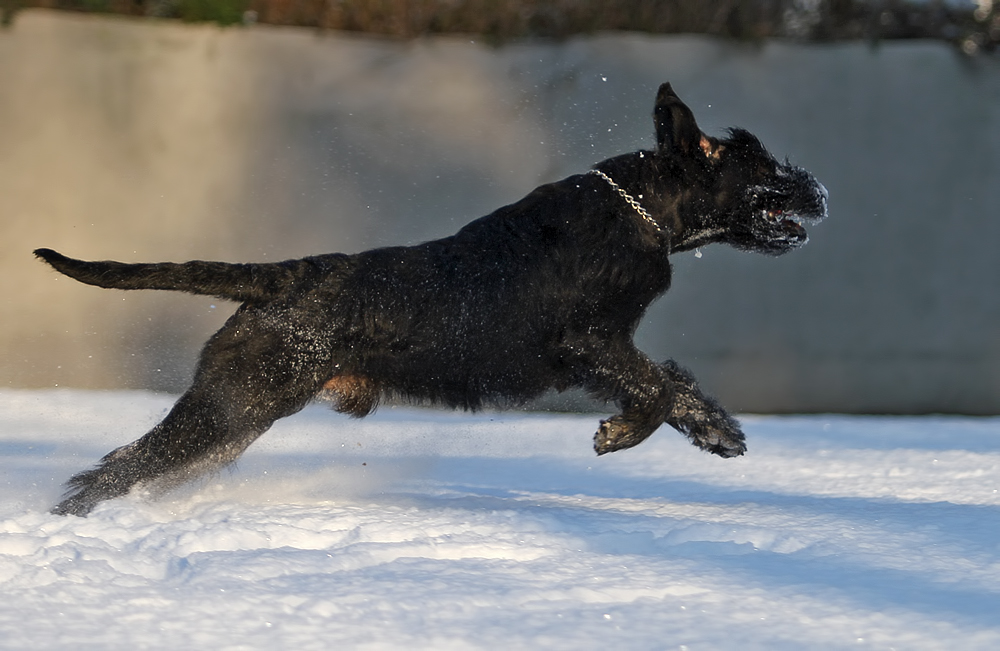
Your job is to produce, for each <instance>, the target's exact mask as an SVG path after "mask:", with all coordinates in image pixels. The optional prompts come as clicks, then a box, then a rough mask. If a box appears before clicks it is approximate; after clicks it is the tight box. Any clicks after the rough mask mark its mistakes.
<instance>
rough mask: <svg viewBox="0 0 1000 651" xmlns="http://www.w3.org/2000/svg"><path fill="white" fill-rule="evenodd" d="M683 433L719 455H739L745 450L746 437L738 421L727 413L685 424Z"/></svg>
mask: <svg viewBox="0 0 1000 651" xmlns="http://www.w3.org/2000/svg"><path fill="white" fill-rule="evenodd" d="M686 425H687V427H686V428H685V430H686V431H684V433H685V434H687V436H688V437H689V438H690V439H691V442H692V443H694V444H695V445H696V446H698V447H699V448H701V449H702V450H705V451H706V452H711V453H712V454H717V455H719V456H720V457H726V458H729V457H739V456H742V455H743V453H744V452H746V451H747V446H746V438H745V437H744V436H743V432H742V431H741V430H740V426H739V423H737V422H736V420H735V419H734V418H732V417H730V416H729V415H728V414H726V415H725V417H724V418H711V419H706V420H704V421H696V422H694V423H689V424H686Z"/></svg>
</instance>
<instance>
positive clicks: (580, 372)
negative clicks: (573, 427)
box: [566, 336, 673, 454]
mask: <svg viewBox="0 0 1000 651" xmlns="http://www.w3.org/2000/svg"><path fill="white" fill-rule="evenodd" d="M568 350H569V351H570V355H569V357H568V359H567V360H566V361H569V362H570V364H571V366H572V367H573V368H574V370H575V373H574V375H575V376H576V378H577V382H576V383H578V384H579V385H580V386H582V387H583V388H584V389H586V390H587V391H588V392H589V393H590V394H592V395H593V396H595V397H597V398H600V399H602V400H610V401H614V402H615V403H616V404H617V405H618V407H619V408H620V409H621V413H620V414H617V415H615V416H612V417H611V418H608V419H607V420H603V421H601V426H600V428H599V429H598V430H597V433H596V434H595V435H594V451H595V452H597V454H607V453H608V452H615V451H616V450H624V449H626V448H631V447H634V446H636V445H639V444H640V443H642V442H643V441H645V440H646V439H647V438H649V436H650V435H651V434H652V433H653V432H655V431H656V430H657V428H658V427H660V425H662V424H663V423H664V421H665V420H666V419H667V417H668V416H669V414H670V407H671V405H672V404H673V391H672V389H671V386H670V383H669V381H668V379H667V376H666V374H665V373H664V372H663V370H662V369H661V368H660V367H659V365H657V364H654V363H653V362H652V361H651V360H650V359H649V358H647V357H646V356H645V355H643V354H642V353H641V352H640V351H639V350H637V349H636V348H635V347H634V346H633V345H631V342H624V341H615V340H607V339H603V338H597V337H587V336H585V337H580V338H578V339H576V340H575V341H573V342H572V344H571V345H570V346H569V347H568Z"/></svg>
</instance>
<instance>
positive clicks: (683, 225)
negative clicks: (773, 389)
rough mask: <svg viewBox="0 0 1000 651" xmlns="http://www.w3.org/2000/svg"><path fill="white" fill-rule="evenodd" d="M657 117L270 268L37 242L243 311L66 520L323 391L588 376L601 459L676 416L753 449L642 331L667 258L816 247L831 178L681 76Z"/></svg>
mask: <svg viewBox="0 0 1000 651" xmlns="http://www.w3.org/2000/svg"><path fill="white" fill-rule="evenodd" d="M654 122H655V125H656V139H657V147H656V149H655V150H654V151H639V152H635V153H631V154H625V155H622V156H617V157H615V158H611V159H609V160H606V161H603V162H601V163H599V164H598V165H597V166H596V167H595V168H594V169H593V170H591V171H590V172H588V173H586V174H581V175H577V176H571V177H569V178H568V179H565V180H563V181H559V182H558V183H552V184H550V185H544V186H542V187H540V188H538V189H536V190H535V191H534V192H532V193H531V194H529V195H528V196H527V197H525V198H524V199H522V200H521V201H519V202H517V203H515V204H512V205H510V206H506V207H504V208H500V209H499V210H497V211H496V212H494V213H493V214H491V215H488V216H486V217H483V218H481V219H478V220H476V221H474V222H472V223H471V224H469V225H467V226H466V227H464V228H463V229H461V230H460V231H459V232H458V233H456V234H455V235H453V236H451V237H447V238H444V239H441V240H436V241H432V242H427V243H425V244H421V245H418V246H413V247H394V248H384V249H376V250H373V251H366V252H364V253H359V254H356V255H343V254H329V255H321V256H316V257H310V258H303V259H301V260H289V261H286V262H279V263H272V264H226V263H221V262H201V261H194V262H186V263H183V264H173V263H162V264H123V263H120V262H84V261H80V260H74V259H71V258H67V257H65V256H63V255H60V254H59V253H56V252H55V251H52V250H49V249H39V250H37V251H35V254H36V255H37V256H38V257H39V258H42V259H43V260H45V261H46V262H48V263H49V264H50V265H52V266H53V267H55V268H56V269H57V270H59V271H61V272H62V273H64V274H66V275H68V276H71V277H73V278H75V279H77V280H79V281H81V282H84V283H88V284H91V285H97V286H99V287H113V288H118V289H172V290H180V291H186V292H192V293H195V294H208V295H212V296H218V297H221V298H225V299H231V300H234V301H238V302H240V303H242V305H241V306H240V307H239V309H238V310H237V311H236V313H235V314H234V315H233V316H232V317H231V318H230V319H229V321H228V322H227V323H226V324H225V326H223V327H222V329H221V330H219V331H218V332H217V333H215V335H213V336H212V338H211V339H209V341H208V343H207V344H206V345H205V348H204V350H203V351H202V354H201V359H200V362H199V365H198V369H197V372H196V373H195V378H194V382H193V384H192V385H191V388H190V389H188V391H187V393H185V394H184V395H183V396H182V397H181V398H180V399H179V400H178V401H177V404H175V405H174V407H173V409H172V410H171V411H170V413H169V414H168V415H167V416H166V418H164V419H163V421H162V422H161V423H159V424H158V425H157V426H156V427H154V428H153V429H152V430H151V431H150V432H149V433H148V434H146V435H145V436H143V437H142V438H140V439H139V440H137V441H135V442H134V443H131V444H129V445H126V446H123V447H120V448H118V449H117V450H114V451H113V452H111V453H110V454H108V455H107V456H105V457H104V459H102V461H101V463H100V465H99V466H97V467H96V468H95V469H93V470H88V471H86V472H83V473H80V474H78V475H76V476H74V477H73V478H72V479H70V481H69V489H70V490H69V492H68V494H67V497H66V498H65V499H64V500H63V501H62V502H61V503H60V504H59V505H57V506H56V507H55V508H54V509H53V510H52V512H53V513H57V514H73V515H86V514H87V513H89V512H90V510H91V509H92V508H93V507H94V505H95V504H97V503H98V502H100V501H101V500H106V499H110V498H113V497H118V496H120V495H124V494H125V493H127V492H129V490H130V489H132V488H133V487H134V486H136V485H137V484H148V483H150V482H153V481H154V480H155V481H157V482H170V483H173V482H179V481H183V480H186V479H189V478H191V477H194V476H196V475H199V474H201V473H203V472H206V471H208V470H211V469H214V468H218V467H220V466H222V465H224V464H227V463H229V462H231V461H233V460H235V459H236V458H237V457H238V456H239V455H240V454H241V453H242V452H243V451H244V450H245V449H246V448H247V446H249V445H250V444H251V443H252V442H253V441H254V440H255V439H256V438H257V437H258V436H260V435H261V434H263V433H264V432H265V431H267V429H268V428H269V427H270V426H271V424H272V423H274V421H276V420H277V419H279V418H282V417H284V416H288V415H290V414H293V413H295V412H297V411H299V410H300V409H302V408H303V406H305V405H306V404H307V403H308V402H309V401H310V400H312V399H313V398H316V397H318V396H319V397H322V396H326V397H329V398H332V399H333V400H334V401H335V404H336V409H337V410H338V411H341V412H346V413H349V414H351V415H353V416H357V417H362V416H366V415H367V414H369V413H371V412H372V410H374V409H375V407H376V406H377V404H378V402H379V400H380V399H382V398H387V397H401V398H405V399H411V400H417V401H429V402H433V403H438V404H444V405H447V406H449V407H461V408H464V409H476V408H479V407H482V406H484V405H493V406H507V405H510V404H515V403H522V402H524V401H526V400H528V399H531V398H533V397H536V396H538V395H540V394H541V393H543V392H544V391H546V390H547V389H550V388H555V389H557V390H565V389H567V388H570V387H581V388H583V389H585V390H586V391H588V392H589V393H590V394H592V395H593V396H595V397H597V398H600V399H603V400H609V401H614V402H615V403H616V404H617V405H618V407H619V408H620V410H621V413H619V414H618V415H616V416H612V417H611V418H609V419H608V420H605V421H602V422H601V425H600V429H599V430H598V432H597V434H596V436H595V438H594V449H595V450H596V451H597V453H598V454H605V453H607V452H613V451H615V450H621V449H624V448H630V447H632V446H634V445H638V444H639V443H641V442H642V441H643V440H645V439H646V438H647V437H648V436H649V435H650V434H652V433H653V432H654V431H655V430H656V429H657V428H658V427H659V426H660V425H661V424H662V423H664V422H666V423H668V424H669V425H671V426H672V427H674V428H675V429H677V430H679V431H680V432H682V433H684V434H685V435H687V436H688V438H690V439H691V442H692V443H693V444H694V445H696V446H698V447H700V448H702V449H704V450H707V451H709V452H712V453H714V454H718V455H720V456H723V457H732V456H737V455H741V454H743V452H744V451H745V450H746V446H745V445H744V443H743V434H742V432H741V431H740V429H739V425H738V424H737V422H736V421H735V420H734V419H733V418H731V417H730V416H729V415H728V414H727V413H726V412H725V411H724V410H723V409H722V408H721V407H719V405H718V404H716V403H715V401H713V400H712V399H711V398H708V397H706V396H705V395H703V394H702V393H701V392H700V391H699V389H698V386H697V384H696V383H695V381H694V379H693V378H692V377H691V375H690V374H688V373H687V372H686V371H684V370H683V369H682V368H680V367H679V366H678V365H677V364H675V363H674V362H673V361H667V362H665V363H663V364H655V363H653V362H652V361H650V360H649V359H648V358H647V357H646V356H645V355H643V354H642V353H641V352H640V351H639V350H637V349H636V348H635V346H634V344H633V343H632V337H633V334H634V332H635V329H636V327H637V325H638V323H639V320H640V319H641V318H642V316H643V313H644V312H645V311H646V308H647V307H648V306H649V304H650V303H651V302H652V301H653V300H654V299H655V298H657V297H658V296H660V295H661V294H663V293H664V292H665V291H666V290H667V288H668V287H669V285H670V263H669V262H668V261H667V256H668V255H670V254H671V253H676V252H678V251H687V250H690V249H693V248H695V247H697V246H702V245H705V244H709V243H712V242H724V243H727V244H731V245H732V246H735V247H736V248H738V249H743V250H746V251H756V252H760V253H766V254H770V255H780V254H782V253H785V252H787V251H789V250H791V249H794V248H796V247H798V246H801V245H802V244H804V243H805V242H806V240H807V236H806V232H805V230H804V229H803V228H802V226H801V222H803V221H818V220H820V219H822V218H823V217H825V216H826V196H827V195H826V190H825V189H824V188H823V186H822V185H820V184H819V183H818V182H817V181H816V179H815V178H813V176H812V175H811V174H809V173H808V172H806V171H805V170H803V169H801V168H797V167H793V166H791V165H789V164H788V163H787V162H786V163H784V164H782V163H780V162H778V161H776V160H775V159H774V158H773V157H772V156H771V155H770V154H768V152H767V150H765V149H764V147H763V145H762V144H761V143H760V141H758V140H757V139H756V138H755V137H754V136H753V135H751V134H750V133H748V132H746V131H743V130H741V129H732V130H730V132H729V137H728V138H724V139H716V138H711V137H709V136H706V135H705V134H703V133H702V132H701V131H700V130H699V128H698V126H697V124H696V123H695V119H694V115H693V114H692V113H691V110H690V109H689V108H688V107H687V106H685V105H684V104H683V103H682V102H681V100H680V99H678V97H677V96H676V95H675V94H674V92H673V90H672V89H671V87H670V85H669V84H664V85H663V86H661V87H660V90H659V94H658V96H657V98H656V108H655V111H654Z"/></svg>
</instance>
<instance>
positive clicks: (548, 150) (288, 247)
mask: <svg viewBox="0 0 1000 651" xmlns="http://www.w3.org/2000/svg"><path fill="white" fill-rule="evenodd" d="M665 80H669V81H671V82H673V83H674V87H675V88H676V89H677V91H678V92H679V94H680V95H681V97H683V98H684V99H685V100H686V101H687V102H688V103H689V105H690V106H691V107H692V108H693V109H694V111H695V114H696V115H697V117H698V119H699V121H700V123H701V126H702V127H703V128H704V129H705V130H706V131H709V132H718V131H719V130H721V129H722V128H724V127H727V126H731V125H740V126H744V127H747V128H749V129H750V130H752V131H753V132H755V133H757V134H758V135H759V136H760V137H761V138H762V139H763V140H764V142H765V143H766V144H767V145H768V146H769V147H770V148H771V149H772V150H773V151H774V152H775V153H777V154H779V155H785V154H787V155H788V156H789V157H790V158H791V159H792V161H793V162H795V163H797V164H801V165H803V166H804V167H806V168H808V169H810V170H811V171H813V172H814V173H815V174H816V175H817V176H818V177H819V178H820V180H822V181H823V182H824V183H825V184H826V186H827V188H828V189H829V190H830V197H831V198H830V215H831V216H830V219H829V220H827V221H826V222H824V223H823V224H821V225H819V226H817V227H814V228H813V229H812V231H811V232H812V236H813V241H812V242H811V243H810V244H809V245H808V246H807V247H805V248H804V249H802V250H800V251H797V252H794V253H792V254H790V255H788V256H785V257H783V258H778V259H769V258H764V257H760V256H754V255H749V254H742V253H738V252H735V251H732V250H729V249H725V248H722V247H710V248H707V249H705V250H704V251H703V253H704V255H703V257H702V258H700V259H696V258H695V257H694V256H693V255H690V254H688V255H683V256H676V257H675V270H676V274H675V278H674V288H673V289H672V290H671V292H670V293H669V294H668V296H667V297H666V298H665V299H663V300H662V301H660V302H659V303H657V304H656V305H655V306H654V307H653V309H652V310H651V312H650V315H649V318H648V319H647V322H646V323H645V325H644V326H643V328H642V329H641V331H640V335H639V341H640V344H641V346H642V347H643V348H644V349H645V350H646V351H648V352H649V353H650V354H652V355H653V356H654V357H656V358H665V357H668V356H670V357H674V358H676V359H678V360H679V361H680V362H682V363H684V364H686V365H688V366H690V367H692V368H693V369H694V370H695V371H696V373H697V374H698V375H699V376H700V377H701V378H702V381H703V384H704V385H705V386H706V387H707V388H708V389H709V390H711V391H713V392H714V393H716V394H717V395H719V396H720V398H721V399H722V401H723V402H724V403H725V404H727V405H729V406H730V407H733V408H735V409H738V410H745V411H760V412H770V411H865V412H900V413H904V412H927V411H943V412H964V413H1000V292H998V289H997V283H998V281H1000V255H997V253H996V249H997V246H998V244H1000V60H998V59H996V58H993V59H977V60H971V61H970V60H965V59H961V58H959V57H957V56H956V55H955V54H954V53H953V52H952V51H950V50H948V49H946V48H945V47H944V46H941V45H939V44H934V43H900V44H886V45H884V46H882V47H880V48H878V49H871V48H869V47H868V46H866V45H852V44H847V45H830V46H800V45H791V44H781V43H768V44H765V45H761V46H753V45H741V44H733V43H726V42H719V41H714V40H710V39H706V38H696V37H672V38H662V37H648V36H638V35H606V36H599V37H594V38H582V39H574V40H570V41H568V42H565V43H562V44H546V43H526V44H517V45H511V46H506V47H503V48H499V49H496V48H491V47H488V46H486V45H480V44H478V43H474V42H472V41H471V39H460V38H449V39H433V40H421V41H416V42H410V43H399V42H392V41H382V40H376V39H365V38H358V37H353V36H347V35H343V34H320V33H316V32H312V31H308V30H300V29H276V28H268V27H255V28H252V29H226V30H222V29H218V28H216V27H210V26H185V25H180V24H174V23H155V22H146V21H133V20H123V19H115V18H95V17H86V16H75V15H71V14H57V13H48V12H44V11H25V12H23V13H21V14H19V15H18V19H17V21H16V23H15V25H14V27H13V28H12V29H10V30H7V31H0V233H2V235H3V237H2V240H0V315H2V319H0V384H2V385H6V386H30V387H38V386H54V385H59V386H84V387H147V388H156V389H165V390H174V391H176V390H180V389H182V388H183V386H184V385H185V383H186V381H187V379H188V377H189V376H190V372H191V368H192V366H193V362H194V358H195V356H196V354H197V349H198V347H199V346H200V344H201V342H202V341H203V340H204V339H205V337H207V336H208V334H210V333H211V331H212V330H213V329H214V328H215V327H217V326H218V325H219V324H220V323H221V322H222V320H224V318H225V317H226V315H228V314H229V313H230V312H231V310H232V307H231V306H230V305H227V304H220V303H216V302H215V301H212V300H210V299H207V298H203V297H186V296H180V295H172V294H164V293H155V292H145V293H125V292H111V291H106V290H100V289H96V288H91V287H86V286H83V285H80V284H78V283H75V282H73V281H70V280H68V279H65V278H60V277H58V276H56V275H55V274H54V273H51V272H49V271H47V270H46V269H45V268H44V267H43V266H42V265H41V264H39V263H37V262H34V261H33V259H32V258H31V256H30V251H31V249H33V248H35V247H38V246H49V247H53V248H57V249H60V250H63V251H64V252H66V253H68V254H70V255H74V256H79V257H84V258H95V259H105V258H112V259H121V260H128V261H150V260H185V259H191V258H208V259H223V260H278V259H283V258H288V257H299V256H302V255H307V254H314V253H320V252H327V251H347V252H350V251H357V250H361V249H364V248H368V247H372V246H378V245H386V244H399V243H409V242H418V241H421V240H425V239H428V238H432V237H438V236H442V235H446V234H449V233H451V232H453V231H454V230H455V229H456V228H458V227H459V226H461V225H462V224H464V223H465V222H467V221H469V220H470V219H472V218H474V217H478V216H480V215H482V214H485V213H487V212H489V211H491V210H493V209H495V208H496V207H498V206H500V205H503V204H505V203H509V202H511V201H514V200H516V199H518V198H520V197H521V196H523V195H524V194H525V193H527V192H528V191H530V190H531V189H532V188H533V187H534V186H536V185H538V184H539V183H543V182H546V181H550V180H554V179H558V178H561V177H563V176H566V175H569V174H572V173H576V172H580V171H582V170H585V169H586V168H587V167H588V166H589V165H591V164H593V163H594V162H596V161H598V160H600V159H602V158H606V157H608V156H612V155H615V154H617V153H621V152H624V151H630V150H634V149H637V148H639V147H649V146H651V145H652V125H651V119H650V111H651V108H652V101H653V96H654V94H655V91H656V87H657V86H658V85H659V83H660V82H661V81H665Z"/></svg>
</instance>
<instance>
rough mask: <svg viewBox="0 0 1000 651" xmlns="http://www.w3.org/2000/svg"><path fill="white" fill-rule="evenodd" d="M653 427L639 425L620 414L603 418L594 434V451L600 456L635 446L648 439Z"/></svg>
mask: <svg viewBox="0 0 1000 651" xmlns="http://www.w3.org/2000/svg"><path fill="white" fill-rule="evenodd" d="M653 429H655V428H653ZM653 429H650V428H643V427H639V426H637V425H635V424H634V423H629V422H628V421H626V420H625V419H623V418H622V417H620V416H615V417H613V418H609V419H608V420H602V421H601V426H600V427H599V428H598V429H597V433H596V434H594V452H596V453H597V454H598V456H600V455H602V454H607V453H608V452H617V451H618V450H624V449H626V448H631V447H635V446H637V445H639V444H640V443H642V442H643V441H645V440H646V439H648V438H649V435H650V434H652V433H653Z"/></svg>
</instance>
